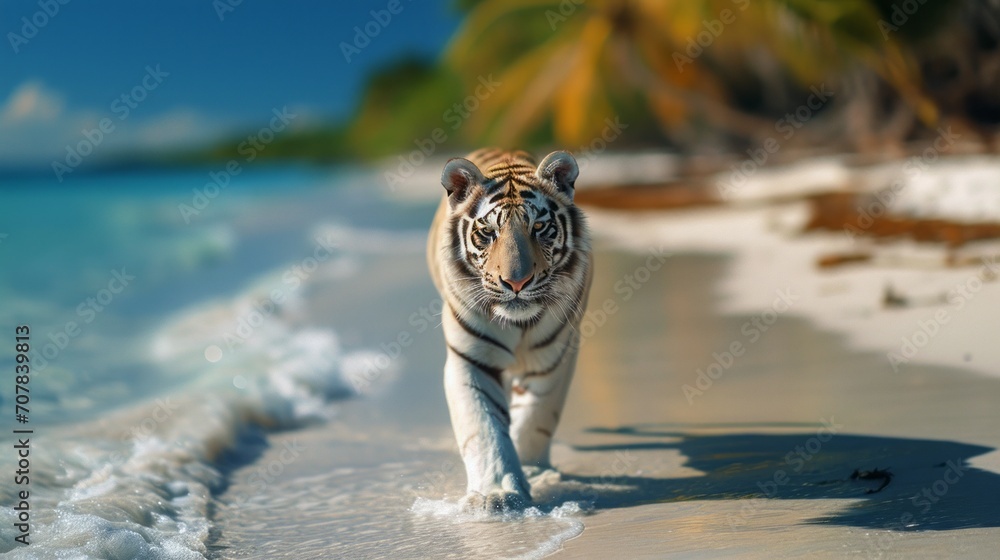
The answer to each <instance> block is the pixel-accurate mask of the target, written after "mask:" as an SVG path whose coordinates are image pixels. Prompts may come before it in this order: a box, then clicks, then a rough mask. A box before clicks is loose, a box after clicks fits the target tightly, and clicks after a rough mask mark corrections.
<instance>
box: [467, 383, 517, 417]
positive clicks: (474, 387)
mask: <svg viewBox="0 0 1000 560" xmlns="http://www.w3.org/2000/svg"><path fill="white" fill-rule="evenodd" d="M466 386H467V387H469V388H470V389H472V390H473V391H479V394H480V395H482V396H484V397H486V400H488V401H489V402H490V404H492V405H493V406H494V407H496V409H497V410H498V411H499V412H500V415H501V416H502V418H500V420H503V421H504V423H505V424H507V425H508V426H509V425H510V412H507V407H506V406H503V405H502V404H500V403H498V402H497V401H496V399H494V398H493V397H492V396H490V394H489V393H487V392H486V391H485V390H484V389H483V388H482V387H480V386H478V385H476V384H474V383H466ZM490 414H493V413H492V412H490Z"/></svg>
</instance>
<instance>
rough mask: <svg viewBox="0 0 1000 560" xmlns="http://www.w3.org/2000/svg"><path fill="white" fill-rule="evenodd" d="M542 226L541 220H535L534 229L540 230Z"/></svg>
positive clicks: (543, 225)
mask: <svg viewBox="0 0 1000 560" xmlns="http://www.w3.org/2000/svg"><path fill="white" fill-rule="evenodd" d="M543 227H545V224H543V223H542V222H535V231H542V228H543Z"/></svg>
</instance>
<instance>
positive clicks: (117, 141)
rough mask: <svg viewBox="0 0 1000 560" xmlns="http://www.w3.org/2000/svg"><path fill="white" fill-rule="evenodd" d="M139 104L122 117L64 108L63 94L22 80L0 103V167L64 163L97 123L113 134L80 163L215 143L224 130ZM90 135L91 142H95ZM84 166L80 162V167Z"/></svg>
mask: <svg viewBox="0 0 1000 560" xmlns="http://www.w3.org/2000/svg"><path fill="white" fill-rule="evenodd" d="M153 109H154V107H153V106H152V104H150V105H149V106H145V105H141V106H139V107H138V108H136V109H135V110H133V111H131V112H130V113H129V115H128V116H127V117H126V118H120V117H121V114H120V113H115V112H114V111H112V110H111V106H110V101H109V105H108V106H107V107H88V108H83V109H67V106H66V102H65V96H64V95H62V94H60V93H59V92H57V91H54V90H52V89H49V88H47V87H46V86H45V85H44V84H42V83H41V82H39V81H36V80H29V81H25V82H22V83H21V84H19V85H18V86H17V87H15V88H14V89H13V91H11V93H10V94H9V95H8V97H7V99H6V100H5V101H4V102H3V103H2V104H0V165H5V164H6V165H10V164H14V165H37V164H48V163H50V162H52V161H62V160H64V159H65V157H66V154H67V149H73V148H75V147H77V146H79V144H80V143H81V142H89V140H88V139H87V136H86V135H85V131H88V132H89V131H96V129H97V128H98V126H99V123H100V122H101V120H102V119H109V120H110V121H111V124H112V126H113V130H111V132H110V133H107V134H101V138H100V140H99V142H97V144H98V145H96V146H95V147H94V149H93V150H90V152H92V154H91V155H89V156H87V158H86V161H91V160H94V161H98V160H101V159H106V158H108V157H113V156H115V155H118V154H122V153H125V152H135V151H141V150H157V149H165V148H176V147H179V146H183V145H189V146H195V145H197V144H199V143H204V142H207V141H213V140H218V139H219V138H220V137H222V136H223V135H224V134H225V132H226V130H227V128H231V127H227V126H224V125H223V123H221V122H219V121H218V120H217V119H212V118H209V117H206V116H205V115H202V114H200V113H198V112H197V111H196V110H194V109H190V108H185V107H178V108H174V109H171V110H169V111H167V112H162V111H161V112H159V113H156V112H154V110H153ZM95 135H96V132H91V138H96V136H95ZM83 165H86V162H84V163H83Z"/></svg>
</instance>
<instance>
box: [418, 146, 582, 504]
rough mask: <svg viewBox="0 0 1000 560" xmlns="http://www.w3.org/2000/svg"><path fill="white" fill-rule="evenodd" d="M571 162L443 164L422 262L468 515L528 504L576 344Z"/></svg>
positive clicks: (516, 155) (562, 155) (578, 219)
mask: <svg viewBox="0 0 1000 560" xmlns="http://www.w3.org/2000/svg"><path fill="white" fill-rule="evenodd" d="M578 175H579V166H578V164H577V161H576V159H575V158H574V157H573V155H572V154H570V153H568V152H564V151H556V152H552V153H550V154H549V155H548V156H546V157H545V158H544V159H543V160H542V162H541V163H540V164H538V165H537V166H536V165H535V160H534V159H533V158H532V156H531V155H530V154H528V153H527V152H523V151H511V152H508V151H502V150H499V149H496V148H488V149H482V150H478V151H475V152H472V153H471V154H469V155H468V156H466V157H465V158H453V159H450V160H448V161H447V163H446V164H445V166H444V170H443V171H442V174H441V184H442V186H443V187H444V189H445V192H444V193H443V196H442V200H441V203H440V205H439V206H438V209H437V212H436V214H435V216H434V221H433V223H432V225H431V229H430V235H429V237H428V244H427V261H428V267H429V269H430V273H431V277H432V279H433V281H434V285H435V287H436V288H437V290H438V292H439V293H440V295H441V299H442V300H443V306H442V307H443V309H442V313H441V324H442V329H443V331H444V338H445V347H446V352H447V357H446V360H445V367H444V388H445V397H446V399H447V402H448V410H449V415H450V418H451V425H452V430H453V432H454V435H455V440H456V442H457V444H458V449H459V453H460V455H461V457H462V461H463V463H464V464H465V472H466V479H467V486H466V494H465V496H464V497H463V498H462V499H461V501H460V504H461V506H462V507H463V509H464V510H465V511H486V512H505V511H515V510H519V509H523V508H525V507H528V506H529V505H530V504H531V503H532V498H531V492H530V484H529V482H528V477H529V476H530V475H532V474H534V473H538V472H541V471H544V470H547V469H551V468H552V466H551V463H550V456H549V455H550V447H551V444H552V436H553V433H554V432H555V430H556V426H557V425H558V423H559V417H560V414H561V413H562V409H563V405H564V404H565V401H566V394H567V392H568V390H569V385H570V380H571V379H572V377H573V371H574V369H575V367H576V360H577V353H578V349H579V343H580V332H579V325H580V321H581V319H582V317H583V315H584V313H585V311H586V304H587V298H588V296H589V293H590V284H591V275H592V261H593V259H592V256H591V243H590V233H589V231H588V228H587V223H586V220H585V217H584V215H583V213H582V211H581V210H580V209H579V208H578V207H577V206H575V205H574V202H573V198H574V192H575V188H576V186H575V185H576V179H577V176H578Z"/></svg>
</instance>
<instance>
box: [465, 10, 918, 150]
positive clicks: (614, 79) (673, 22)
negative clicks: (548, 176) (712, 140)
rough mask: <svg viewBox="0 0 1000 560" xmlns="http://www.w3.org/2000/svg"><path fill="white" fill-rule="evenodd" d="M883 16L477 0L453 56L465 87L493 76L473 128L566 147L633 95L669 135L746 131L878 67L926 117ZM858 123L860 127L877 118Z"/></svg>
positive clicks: (631, 101) (902, 47)
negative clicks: (799, 95) (812, 91)
mask: <svg viewBox="0 0 1000 560" xmlns="http://www.w3.org/2000/svg"><path fill="white" fill-rule="evenodd" d="M927 12H928V13H929V12H931V10H927ZM887 14H891V7H890V6H889V5H887V2H884V1H877V0H836V1H831V0H753V1H751V0H703V1H691V0H586V1H584V0H562V1H561V2H558V1H552V0H482V1H480V2H478V3H474V6H473V7H472V8H471V11H470V12H469V14H468V17H467V19H466V21H465V22H464V24H463V26H462V28H461V29H460V30H459V32H458V33H457V35H456V36H455V38H454V39H453V40H452V42H451V44H450V46H449V48H448V50H447V54H446V62H447V63H448V64H449V65H451V66H452V67H453V68H454V69H456V70H457V71H458V73H459V75H461V76H463V77H465V79H467V80H469V81H470V83H471V82H472V81H475V79H476V77H478V76H480V75H485V74H488V73H494V74H496V75H498V76H499V78H498V79H499V81H500V83H501V84H502V85H501V87H499V88H498V89H497V92H496V93H495V94H494V97H493V98H491V99H490V100H489V103H484V104H483V106H482V108H481V109H479V110H478V111H477V112H476V113H475V114H473V115H471V117H470V120H469V130H468V132H469V133H470V134H471V135H472V136H473V137H477V138H486V139H489V140H491V141H494V142H498V143H500V144H503V145H512V144H514V143H516V142H521V141H523V140H524V139H527V138H532V137H537V136H538V135H545V132H546V130H547V132H548V133H549V134H551V136H552V137H553V138H554V139H555V140H556V141H557V142H559V143H560V144H564V145H570V146H573V145H580V144H583V143H587V142H588V141H590V140H591V139H593V138H594V137H595V136H596V135H597V134H599V133H600V132H601V130H602V128H603V127H604V126H605V125H604V122H605V119H606V118H607V117H611V116H614V115H616V114H620V113H621V112H623V111H625V112H628V111H632V112H634V111H635V107H636V101H640V102H641V104H642V106H643V107H644V111H643V113H644V114H646V115H651V116H652V118H653V120H654V121H655V123H656V124H657V126H658V127H659V129H660V130H661V131H662V133H663V134H664V135H665V136H666V137H667V138H671V139H675V140H679V141H683V139H685V138H690V134H691V133H692V132H694V131H698V130H704V129H706V128H708V129H715V130H722V131H724V132H725V133H727V134H730V135H735V136H738V137H744V138H752V137H754V136H755V135H757V134H759V133H760V131H761V130H763V129H767V128H769V127H770V126H772V125H773V123H774V118H773V117H771V116H770V115H771V114H774V113H776V112H777V114H781V113H780V111H782V110H784V106H785V105H787V103H782V101H794V103H795V104H798V103H801V102H802V101H801V100H790V99H789V97H790V95H791V94H792V93H794V92H796V91H800V92H801V91H804V90H806V89H808V87H809V86H810V85H819V84H822V83H828V84H830V85H831V86H834V87H839V86H843V87H851V86H852V85H853V86H857V85H858V84H862V85H864V84H869V85H867V86H865V87H866V88H867V89H868V90H871V86H870V84H871V83H872V79H868V78H869V77H872V76H873V77H874V78H873V79H874V81H875V82H883V83H885V84H888V85H889V86H890V87H891V89H892V91H894V92H895V94H896V95H897V96H898V98H899V99H901V100H902V101H903V103H902V104H901V105H902V106H903V107H905V110H906V111H909V112H911V114H915V115H916V116H917V117H918V118H919V119H921V120H922V121H923V122H925V123H932V122H934V121H935V119H936V118H937V116H938V113H937V108H936V106H935V105H934V103H933V102H931V101H930V99H929V98H928V97H927V95H926V94H925V93H924V91H923V89H922V87H921V85H920V79H919V69H918V67H917V64H916V60H915V59H914V57H913V56H912V54H911V51H910V50H909V48H908V42H907V39H906V35H905V34H903V33H900V32H899V26H894V25H892V24H891V20H887V19H886V16H887ZM887 23H888V24H890V25H891V26H892V27H896V28H897V29H896V31H893V30H892V29H891V28H890V27H886V26H885V25H884V24H887ZM862 77H864V79H862ZM834 84H836V86H835V85H834ZM857 93H858V92H855V94H857ZM867 94H868V96H867V97H868V99H867V101H866V102H867V103H869V104H871V103H872V101H871V98H872V97H873V95H874V94H873V93H872V92H871V91H868V92H867ZM848 113H849V114H851V113H853V114H855V115H856V116H858V115H865V111H860V110H857V109H855V110H853V111H848ZM769 117H770V118H769ZM862 120H863V121H865V122H860V123H854V125H855V128H856V127H857V126H859V125H860V126H863V127H868V128H872V127H875V126H877V120H873V119H870V118H868V117H863V118H862ZM706 125H707V126H706ZM855 133H856V134H860V133H861V131H857V130H856V131H855Z"/></svg>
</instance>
